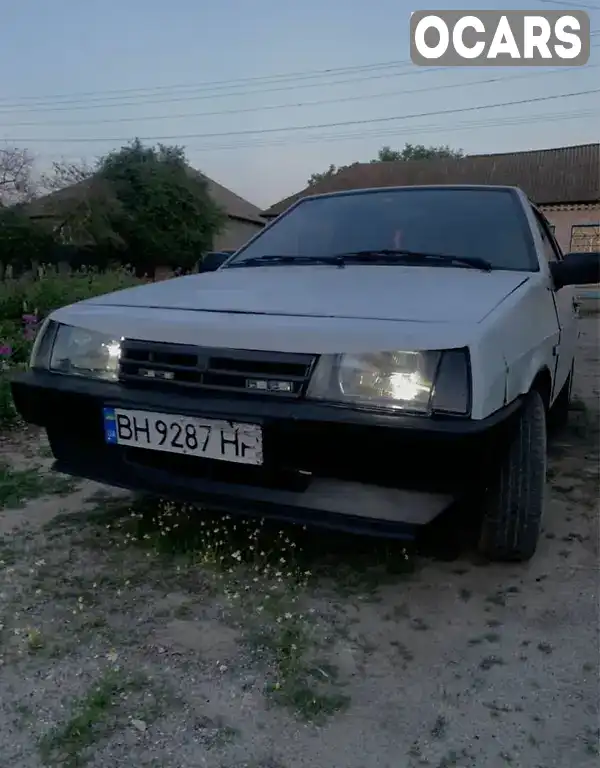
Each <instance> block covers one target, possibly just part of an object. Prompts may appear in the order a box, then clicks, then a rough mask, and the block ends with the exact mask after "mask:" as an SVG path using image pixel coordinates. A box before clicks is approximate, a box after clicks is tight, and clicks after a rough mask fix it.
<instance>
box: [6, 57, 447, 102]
mask: <svg viewBox="0 0 600 768" xmlns="http://www.w3.org/2000/svg"><path fill="white" fill-rule="evenodd" d="M444 69H446V67H431V68H425V69H418V70H414V69H413V70H410V71H408V72H387V71H386V72H382V73H381V74H365V75H363V76H361V77H352V78H346V79H343V80H336V81H332V82H317V83H299V84H297V85H293V84H292V85H284V86H278V87H276V88H263V89H262V90H254V91H247V90H242V91H239V92H237V93H208V94H207V93H204V92H201V93H200V94H199V95H193V94H186V95H185V96H175V97H174V98H155V99H145V100H144V101H124V102H121V103H116V104H107V103H105V102H102V103H99V104H81V103H79V102H77V101H75V102H74V103H73V105H66V102H64V103H61V105H60V106H52V102H47V103H40V104H37V105H34V106H31V105H28V106H21V105H15V104H0V114H8V113H10V112H72V111H74V110H81V109H107V108H110V107H139V106H143V105H145V104H172V103H175V102H182V101H203V100H205V99H211V100H214V99H223V98H231V97H235V96H255V95H256V96H258V95H262V94H264V93H277V92H281V91H292V90H293V91H297V90H303V89H305V88H324V87H329V86H335V85H346V84H348V83H361V82H365V81H367V80H385V79H390V78H395V77H406V76H411V77H412V76H417V75H427V74H430V73H431V72H437V71H439V70H444ZM40 107H42V108H40Z"/></svg>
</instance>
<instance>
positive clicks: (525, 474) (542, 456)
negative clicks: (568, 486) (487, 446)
mask: <svg viewBox="0 0 600 768" xmlns="http://www.w3.org/2000/svg"><path fill="white" fill-rule="evenodd" d="M546 463H547V444H546V409H545V407H544V401H543V400H542V397H541V395H540V393H539V392H537V391H536V390H532V391H531V392H530V393H529V394H528V395H527V398H526V400H525V402H524V404H523V408H522V411H521V414H520V416H519V421H518V424H517V425H516V428H515V432H514V435H513V436H512V438H511V441H510V443H509V446H508V450H507V452H506V453H505V455H504V456H503V459H502V463H501V466H500V468H499V470H497V471H496V472H495V476H494V477H493V479H492V482H491V483H490V484H489V486H488V487H487V488H486V490H485V494H484V499H483V507H484V511H483V520H482V522H481V528H480V533H479V542H478V550H479V552H480V553H481V554H482V555H484V556H485V557H486V558H487V559H488V560H495V561H499V562H525V561H527V560H529V559H530V558H531V557H532V556H533V554H534V553H535V550H536V548H537V544H538V540H539V536H540V530H541V525H542V513H543V509H544V493H545V486H546Z"/></svg>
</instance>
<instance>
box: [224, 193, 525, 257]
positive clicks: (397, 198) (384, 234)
mask: <svg viewBox="0 0 600 768" xmlns="http://www.w3.org/2000/svg"><path fill="white" fill-rule="evenodd" d="M526 227H527V223H526V220H525V217H524V214H523V211H522V209H521V206H520V204H519V201H518V199H517V198H516V197H515V195H514V194H513V193H512V192H510V191H509V190H480V189H464V190H462V189H456V188H453V189H452V188H449V189H425V188H423V189H419V188H417V187H414V188H412V189H400V190H373V191H365V192H359V193H356V194H348V195H338V196H332V197H321V198H314V199H307V200H305V201H302V202H301V203H300V204H299V205H297V206H296V207H295V208H293V209H291V210H290V212H289V213H287V214H286V215H284V216H282V217H281V218H280V219H279V220H278V221H276V222H275V224H273V226H272V227H269V228H268V229H266V230H265V231H264V232H263V233H262V234H261V235H259V237H257V238H256V239H255V240H254V241H252V242H251V243H249V245H248V246H247V247H246V248H244V249H243V250H242V251H241V252H240V253H239V254H238V256H236V257H235V258H234V260H233V262H231V265H232V266H233V265H240V266H241V264H242V263H243V261H244V260H245V259H256V258H257V257H260V256H264V255H272V256H283V257H291V256H299V257H305V258H307V257H308V258H313V257H323V256H331V255H335V254H340V253H348V252H354V251H370V250H373V251H377V250H382V249H383V250H385V249H400V250H402V249H405V250H408V251H415V252H423V253H432V254H435V253H439V254H448V255H452V256H461V257H467V258H479V259H481V258H483V259H485V260H486V261H487V262H489V263H490V265H491V267H492V268H494V269H510V270H521V271H531V270H536V269H537V268H538V264H537V260H536V259H535V255H534V254H533V253H532V251H531V245H530V240H529V239H528V237H527V228H526ZM287 263H290V262H287ZM412 263H414V262H412ZM438 263H439V262H438ZM427 264H428V265H430V264H433V265H434V266H435V265H436V262H429V261H428V262H427Z"/></svg>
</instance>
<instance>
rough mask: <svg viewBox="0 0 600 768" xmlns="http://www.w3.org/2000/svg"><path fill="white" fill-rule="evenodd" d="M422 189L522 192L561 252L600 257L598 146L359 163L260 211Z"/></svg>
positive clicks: (275, 213)
mask: <svg viewBox="0 0 600 768" xmlns="http://www.w3.org/2000/svg"><path fill="white" fill-rule="evenodd" d="M426 184H502V185H509V186H517V187H520V188H521V189H522V190H523V191H524V192H525V193H526V194H527V195H528V196H529V197H530V199H531V200H533V201H534V202H535V203H536V205H538V206H539V208H540V209H541V210H542V211H543V212H544V215H545V216H546V218H547V219H548V220H549V221H550V223H551V224H552V226H553V227H554V232H555V235H556V238H557V240H558V242H559V243H560V246H561V248H562V249H563V251H565V252H569V251H584V250H587V251H600V144H581V145H578V146H572V147H557V148H555V149H539V150H531V151H527V152H508V153H503V154H495V155H468V156H467V157H464V158H461V159H460V160H451V159H439V160H438V159H435V160H410V161H392V162H383V163H357V164H355V165H352V166H350V167H349V168H346V169H344V170H342V171H340V172H339V173H338V174H336V175H335V176H333V177H331V178H328V179H326V180H324V181H322V182H319V183H318V184H315V185H314V186H311V187H307V188H306V189H303V190H302V191H301V192H298V193H297V194H295V195H292V196H291V197H288V198H286V199H285V200H281V201H280V202H278V203H276V204H275V205H273V206H271V207H270V208H268V209H267V210H266V211H263V213H262V215H263V216H264V218H265V219H273V218H275V217H277V216H278V215H279V214H280V213H283V211H285V210H286V209H287V208H289V206H290V205H292V203H294V202H296V200H299V199H300V198H302V197H305V196H307V195H314V194H320V193H324V192H338V191H342V190H347V189H362V188H368V187H390V186H421V185H426Z"/></svg>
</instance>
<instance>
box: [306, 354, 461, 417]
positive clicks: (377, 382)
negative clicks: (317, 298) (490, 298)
mask: <svg viewBox="0 0 600 768" xmlns="http://www.w3.org/2000/svg"><path fill="white" fill-rule="evenodd" d="M307 397H309V398H313V399H318V400H329V401H330V402H338V403H340V402H344V403H354V404H356V405H362V406H367V407H375V408H392V409H395V410H402V411H407V412H414V413H431V412H434V411H435V412H438V413H455V414H462V415H467V414H468V413H469V409H470V378H469V358H468V354H467V351H466V350H463V349H452V350H448V351H445V352H439V351H431V352H429V351H428V352H376V353H370V354H358V355H323V356H322V357H321V358H320V359H319V362H318V364H317V366H316V368H315V371H314V373H313V376H312V378H311V381H310V385H309V387H308V393H307Z"/></svg>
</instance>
